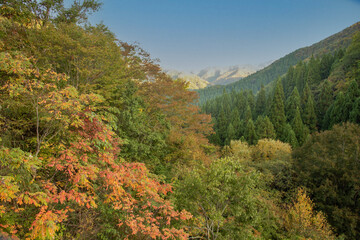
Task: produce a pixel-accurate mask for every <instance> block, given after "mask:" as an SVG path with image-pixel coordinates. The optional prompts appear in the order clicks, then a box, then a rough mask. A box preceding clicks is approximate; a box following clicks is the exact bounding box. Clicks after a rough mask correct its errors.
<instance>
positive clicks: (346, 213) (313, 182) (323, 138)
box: [293, 123, 360, 239]
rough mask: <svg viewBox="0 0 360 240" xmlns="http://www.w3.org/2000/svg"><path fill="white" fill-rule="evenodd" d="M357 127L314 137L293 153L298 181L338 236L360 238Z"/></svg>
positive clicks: (348, 125)
mask: <svg viewBox="0 0 360 240" xmlns="http://www.w3.org/2000/svg"><path fill="white" fill-rule="evenodd" d="M359 136H360V127H359V126H358V125H356V124H352V123H343V124H342V125H335V126H333V128H332V130H328V131H324V132H322V133H318V134H313V135H312V136H311V137H310V139H309V140H308V141H307V142H305V144H304V145H303V146H302V147H300V148H298V149H296V150H295V151H294V154H293V157H294V164H295V171H296V172H297V182H298V184H300V185H303V186H304V187H306V188H307V189H308V191H309V195H310V196H312V199H313V201H314V203H315V204H316V206H317V207H318V209H320V210H321V211H323V212H324V213H325V214H326V215H327V216H328V220H329V222H330V224H331V225H332V226H333V227H334V228H335V231H336V232H337V233H338V234H345V235H346V237H347V238H349V239H358V238H359V236H360V235H359V234H360V231H359V229H360V228H359V221H358V219H359V212H360V210H359V206H360V205H359V198H358V193H359V186H360V178H359V174H358V172H359V170H360V169H359V167H360V166H359V163H358V152H359V142H360V138H359Z"/></svg>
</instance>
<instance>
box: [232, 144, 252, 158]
mask: <svg viewBox="0 0 360 240" xmlns="http://www.w3.org/2000/svg"><path fill="white" fill-rule="evenodd" d="M230 148H231V150H230V153H231V155H232V156H233V157H235V158H236V159H238V160H239V161H247V160H249V159H251V149H250V147H249V145H248V143H247V142H242V141H240V140H231V142H230Z"/></svg>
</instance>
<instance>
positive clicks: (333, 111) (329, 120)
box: [323, 92, 347, 129]
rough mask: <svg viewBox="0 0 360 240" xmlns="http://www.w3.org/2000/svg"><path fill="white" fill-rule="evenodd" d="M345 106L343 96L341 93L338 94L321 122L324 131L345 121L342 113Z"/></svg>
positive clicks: (344, 115)
mask: <svg viewBox="0 0 360 240" xmlns="http://www.w3.org/2000/svg"><path fill="white" fill-rule="evenodd" d="M345 104H346V98H345V94H344V93H343V92H340V93H338V95H337V96H336V99H335V102H334V103H333V104H332V105H331V106H330V107H329V108H328V110H327V111H326V114H325V117H324V121H323V127H324V129H330V128H331V127H332V126H333V125H334V124H336V123H341V122H345V121H346V120H347V119H346V114H345V112H344V106H345Z"/></svg>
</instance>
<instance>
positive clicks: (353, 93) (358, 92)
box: [344, 80, 360, 120]
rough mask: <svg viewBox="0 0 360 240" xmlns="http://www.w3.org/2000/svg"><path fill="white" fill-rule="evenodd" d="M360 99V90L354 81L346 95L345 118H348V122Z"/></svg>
mask: <svg viewBox="0 0 360 240" xmlns="http://www.w3.org/2000/svg"><path fill="white" fill-rule="evenodd" d="M358 97H360V89H359V86H358V84H357V82H356V81H355V80H353V81H351V83H350V86H349V87H348V89H347V91H346V94H345V106H344V115H345V116H344V118H346V120H349V119H350V113H351V111H352V109H353V106H354V103H355V101H356V99H357V98H358Z"/></svg>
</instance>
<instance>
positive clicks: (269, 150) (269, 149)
mask: <svg viewBox="0 0 360 240" xmlns="http://www.w3.org/2000/svg"><path fill="white" fill-rule="evenodd" d="M251 154H252V158H253V160H254V161H269V160H275V159H278V160H280V159H290V156H291V146H290V145H289V144H288V143H283V142H281V141H279V140H273V139H267V138H264V139H260V140H259V141H258V143H257V144H256V145H255V146H253V147H251Z"/></svg>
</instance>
